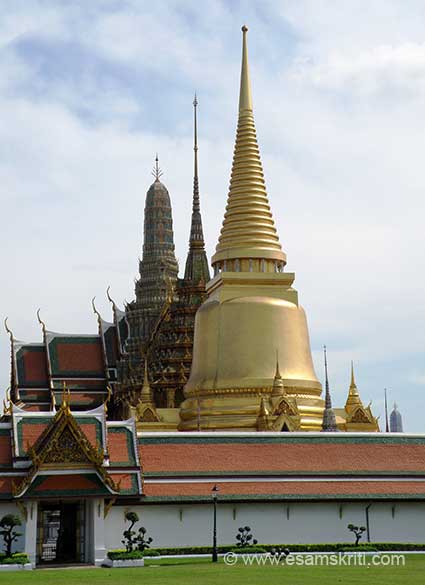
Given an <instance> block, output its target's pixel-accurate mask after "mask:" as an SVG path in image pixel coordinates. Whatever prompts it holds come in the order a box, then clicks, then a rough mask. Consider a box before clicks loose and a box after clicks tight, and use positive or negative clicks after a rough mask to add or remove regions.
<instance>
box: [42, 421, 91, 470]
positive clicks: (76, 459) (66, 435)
mask: <svg viewBox="0 0 425 585" xmlns="http://www.w3.org/2000/svg"><path fill="white" fill-rule="evenodd" d="M43 463H44V464H47V465H49V464H56V463H60V464H64V465H65V466H66V465H67V464H69V463H79V464H83V465H86V464H90V463H92V461H91V460H90V457H89V456H88V454H87V453H86V452H85V450H84V449H82V447H81V443H80V441H79V440H78V438H77V437H76V436H75V434H74V433H73V432H72V431H71V429H70V428H69V427H65V429H64V430H63V431H62V433H61V434H60V435H57V436H56V437H55V438H54V440H52V441H51V443H50V444H49V446H48V448H47V451H46V454H45V456H44V457H43Z"/></svg>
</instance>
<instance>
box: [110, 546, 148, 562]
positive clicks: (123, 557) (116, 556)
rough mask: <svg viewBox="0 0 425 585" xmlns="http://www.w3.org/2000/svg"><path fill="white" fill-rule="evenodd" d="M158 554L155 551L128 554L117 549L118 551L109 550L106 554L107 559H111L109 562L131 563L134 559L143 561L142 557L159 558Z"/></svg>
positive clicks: (135, 551) (134, 551)
mask: <svg viewBox="0 0 425 585" xmlns="http://www.w3.org/2000/svg"><path fill="white" fill-rule="evenodd" d="M159 556H160V555H159V552H157V551H155V550H154V551H152V550H144V551H141V550H133V551H131V552H128V551H126V550H124V549H122V550H121V549H118V550H110V551H109V552H108V558H109V559H111V561H133V560H136V559H143V558H144V557H159Z"/></svg>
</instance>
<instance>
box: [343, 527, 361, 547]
mask: <svg viewBox="0 0 425 585" xmlns="http://www.w3.org/2000/svg"><path fill="white" fill-rule="evenodd" d="M347 528H348V530H350V531H351V532H352V533H353V534H354V536H355V538H356V542H355V546H359V541H360V539H361V537H362V536H363V533H364V532H365V530H366V526H360V528H359V527H358V526H354V524H349V525H348V526H347Z"/></svg>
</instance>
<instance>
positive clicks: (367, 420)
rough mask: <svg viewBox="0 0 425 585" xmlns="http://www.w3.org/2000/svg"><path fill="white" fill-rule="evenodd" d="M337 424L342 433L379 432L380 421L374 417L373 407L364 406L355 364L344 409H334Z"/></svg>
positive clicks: (352, 365) (352, 368)
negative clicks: (355, 374)
mask: <svg viewBox="0 0 425 585" xmlns="http://www.w3.org/2000/svg"><path fill="white" fill-rule="evenodd" d="M334 412H335V416H336V424H337V427H338V429H339V430H340V431H347V432H350V431H351V432H378V431H379V424H378V419H377V418H376V417H374V416H373V413H372V409H371V405H370V404H368V405H367V406H364V405H363V402H362V399H361V398H360V394H359V391H358V388H357V385H356V381H355V379H354V364H353V362H351V380H350V388H349V390H348V396H347V401H346V403H345V407H344V408H334Z"/></svg>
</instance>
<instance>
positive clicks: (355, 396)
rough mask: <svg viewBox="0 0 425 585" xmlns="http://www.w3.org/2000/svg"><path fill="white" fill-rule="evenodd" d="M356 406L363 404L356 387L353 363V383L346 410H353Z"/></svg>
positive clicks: (351, 383)
mask: <svg viewBox="0 0 425 585" xmlns="http://www.w3.org/2000/svg"><path fill="white" fill-rule="evenodd" d="M356 406H363V403H362V401H361V398H360V394H359V391H358V389H357V386H356V381H355V379H354V364H353V362H351V381H350V389H349V390H348V397H347V402H346V403H345V410H347V411H349V410H353V408H355V407H356Z"/></svg>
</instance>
